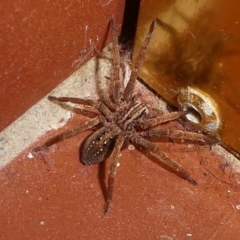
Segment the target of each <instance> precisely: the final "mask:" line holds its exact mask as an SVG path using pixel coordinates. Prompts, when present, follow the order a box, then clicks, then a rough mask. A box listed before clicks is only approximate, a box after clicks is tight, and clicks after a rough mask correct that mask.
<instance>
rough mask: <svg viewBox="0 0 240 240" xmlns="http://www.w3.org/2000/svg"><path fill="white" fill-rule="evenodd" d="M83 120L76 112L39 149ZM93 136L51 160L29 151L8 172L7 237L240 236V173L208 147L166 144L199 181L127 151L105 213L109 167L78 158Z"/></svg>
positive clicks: (3, 180) (61, 147)
mask: <svg viewBox="0 0 240 240" xmlns="http://www.w3.org/2000/svg"><path fill="white" fill-rule="evenodd" d="M82 121H84V118H83V117H79V116H75V117H73V118H72V119H70V120H69V122H68V124H67V125H66V126H64V127H62V128H61V129H59V130H57V131H52V132H48V134H47V135H46V136H44V137H43V138H42V139H41V140H40V141H39V142H38V143H36V144H35V145H34V146H38V145H40V144H41V143H42V142H43V141H44V140H46V139H48V138H49V137H50V136H53V135H55V134H56V133H59V132H61V131H63V130H64V129H66V128H70V127H71V126H73V125H77V124H78V123H79V122H82ZM176 124H177V125H178V123H176ZM176 124H171V125H169V127H174V126H173V125H176ZM89 133H90V132H89V131H88V132H84V133H82V134H80V135H79V136H76V137H73V138H71V139H69V140H67V141H65V142H62V143H59V144H57V145H55V146H53V147H51V148H50V150H49V152H48V153H47V154H46V155H45V160H46V162H44V161H43V159H41V158H40V157H37V158H36V157H35V158H28V154H29V149H27V150H26V151H24V152H23V153H22V154H21V155H20V156H18V157H17V158H16V159H14V161H12V162H11V163H10V164H9V165H7V166H6V167H5V168H4V169H2V171H1V172H0V184H1V196H0V207H1V211H0V239H218V240H221V239H223V240H225V239H239V234H240V228H239V222H240V214H239V211H240V192H239V184H240V173H239V172H237V170H235V169H234V168H233V167H232V165H231V164H230V163H228V164H226V163H227V162H228V161H227V160H226V159H225V158H224V157H223V156H220V155H218V154H217V153H215V151H213V150H211V149H210V147H209V146H199V145H194V144H189V143H186V144H180V143H172V142H164V143H159V146H160V147H161V148H162V149H163V150H164V151H165V152H166V153H167V154H169V155H170V156H171V157H172V158H173V159H175V160H176V161H178V162H180V163H181V164H182V165H183V166H184V167H185V168H186V169H187V170H188V171H189V172H190V173H191V174H192V176H193V177H194V178H195V179H196V180H197V182H198V183H199V185H198V186H193V185H191V184H190V183H188V182H187V181H185V180H183V179H181V178H180V177H178V176H177V175H175V174H174V173H172V172H169V171H168V170H167V169H165V168H163V167H161V166H159V165H158V164H157V161H156V159H155V158H154V157H153V156H149V155H146V153H145V152H139V151H137V150H130V149H128V148H126V149H124V150H123V152H122V156H121V160H120V162H121V165H120V167H119V168H118V172H117V176H116V182H115V188H114V199H113V202H112V205H111V207H110V210H109V212H108V214H107V215H106V216H104V215H103V205H104V197H103V195H104V194H103V192H104V189H105V184H104V179H105V174H104V168H105V166H103V165H100V166H98V165H92V166H84V165H82V164H81V163H80V162H79V145H80V143H81V142H82V141H83V139H84V138H85V137H86V136H87V135H88V134H89ZM32 147H33V146H32ZM143 153H144V154H143ZM149 158H150V159H149ZM106 167H107V166H106Z"/></svg>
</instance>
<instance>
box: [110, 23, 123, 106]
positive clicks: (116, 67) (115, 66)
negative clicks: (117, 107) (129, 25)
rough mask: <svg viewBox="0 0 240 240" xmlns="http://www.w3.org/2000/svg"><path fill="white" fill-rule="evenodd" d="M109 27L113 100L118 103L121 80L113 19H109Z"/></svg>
mask: <svg viewBox="0 0 240 240" xmlns="http://www.w3.org/2000/svg"><path fill="white" fill-rule="evenodd" d="M110 27H111V29H112V41H113V79H114V85H115V86H114V88H113V100H114V102H115V103H120V101H121V95H122V94H123V82H122V81H121V79H120V53H119V44H118V36H117V30H116V25H115V22H114V20H113V19H110Z"/></svg>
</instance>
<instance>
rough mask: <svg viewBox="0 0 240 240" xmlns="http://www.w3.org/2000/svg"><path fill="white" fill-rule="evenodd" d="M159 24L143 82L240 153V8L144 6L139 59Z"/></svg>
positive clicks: (152, 0)
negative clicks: (152, 26)
mask: <svg viewBox="0 0 240 240" xmlns="http://www.w3.org/2000/svg"><path fill="white" fill-rule="evenodd" d="M154 19H157V20H158V21H157V23H156V26H155V29H154V32H153V36H152V39H151V43H150V45H149V47H148V50H147V55H146V58H145V62H144V66H143V67H142V69H141V72H140V74H139V76H140V78H142V79H143V80H144V81H145V82H146V83H147V84H148V85H149V86H150V87H152V88H153V89H154V90H155V91H156V92H158V93H159V94H160V95H161V96H163V98H165V99H166V100H167V101H168V102H170V103H171V104H173V105H175V106H178V107H179V108H182V109H185V110H186V109H188V110H191V112H192V113H191V114H189V115H188V116H187V118H188V119H189V120H190V121H191V122H192V123H193V124H194V125H195V126H197V127H198V128H199V129H201V130H204V131H206V132H208V133H210V134H212V135H214V136H216V137H217V138H219V139H221V140H222V141H223V143H224V145H227V146H228V148H229V149H232V151H234V150H235V151H237V152H240V80H239V78H240V2H239V1H237V0H232V1H224V0H218V1H211V0H198V1H196V0H195V1H193V0H192V1H191V0H189V1H184V0H177V1H169V0H168V1H167V0H166V1H159V0H143V1H142V2H141V7H140V13H139V21H138V29H137V34H136V42H135V48H134V53H135V52H136V53H137V52H138V51H139V48H140V46H141V44H142V42H143V38H144V36H145V35H146V33H147V31H148V28H149V25H150V23H151V22H152V21H153V20H154ZM134 56H135V54H134ZM235 154H236V155H237V156H238V157H239V155H238V154H237V153H236V152H235Z"/></svg>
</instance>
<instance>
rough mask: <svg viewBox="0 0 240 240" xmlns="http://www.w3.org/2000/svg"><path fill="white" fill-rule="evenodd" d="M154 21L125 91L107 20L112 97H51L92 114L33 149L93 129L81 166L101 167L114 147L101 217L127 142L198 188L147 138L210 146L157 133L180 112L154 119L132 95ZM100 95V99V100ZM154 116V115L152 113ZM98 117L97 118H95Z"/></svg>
mask: <svg viewBox="0 0 240 240" xmlns="http://www.w3.org/2000/svg"><path fill="white" fill-rule="evenodd" d="M154 26H155V21H153V22H152V24H151V25H150V28H149V31H148V34H147V36H146V38H145V40H144V43H143V46H142V48H141V50H140V53H139V55H138V58H137V61H136V64H135V67H134V68H133V69H132V71H131V76H130V79H129V81H128V83H127V86H126V88H124V86H123V76H124V69H121V68H122V67H121V66H122V65H121V61H120V54H119V45H118V38H117V31H116V27H115V23H114V20H113V19H111V20H110V27H111V32H112V41H113V92H112V95H111V96H108V95H103V94H100V98H101V99H100V100H99V101H94V100H84V99H80V98H72V97H53V96H49V97H48V99H49V100H50V101H53V102H55V103H57V104H59V105H63V104H64V103H66V102H70V103H75V104H81V105H83V110H82V109H81V111H80V112H81V114H84V115H86V113H91V114H95V117H92V118H91V119H89V120H88V121H86V122H85V123H83V124H81V125H79V126H78V127H76V128H74V129H71V130H68V131H65V132H63V133H61V134H59V135H57V136H55V137H53V138H51V139H49V140H48V141H46V142H45V143H44V144H43V145H42V146H40V147H37V148H35V149H33V152H34V153H36V152H39V151H41V150H44V149H45V148H47V147H49V146H51V145H52V144H55V143H57V142H60V141H63V140H65V139H67V138H70V137H72V136H74V135H76V134H79V133H80V132H83V131H85V130H87V129H93V128H94V129H95V127H99V128H98V129H97V130H96V131H95V132H93V133H92V134H91V135H90V136H89V137H88V138H87V140H86V141H85V142H84V145H83V148H82V155H81V162H82V163H83V164H85V165H88V164H94V163H100V162H102V161H104V160H105V159H106V157H107V156H108V154H109V153H110V152H111V146H112V145H114V147H113V150H112V152H111V156H110V159H111V160H110V169H109V175H108V188H107V196H106V203H105V206H104V214H106V213H107V211H108V209H109V205H110V202H111V200H112V194H113V184H114V177H115V174H116V169H117V165H118V161H119V156H120V152H121V149H122V147H123V145H124V142H125V141H126V140H127V139H128V140H129V141H130V142H131V143H132V144H133V145H137V146H140V147H143V148H145V149H147V150H149V151H151V152H153V153H155V154H156V155H157V156H158V157H159V161H162V162H165V163H166V164H168V165H169V166H170V167H171V168H172V169H174V170H175V171H177V172H178V175H179V176H181V177H182V178H184V179H187V180H188V181H189V182H190V183H192V184H194V185H197V182H196V181H195V180H194V179H193V178H192V177H191V176H190V175H189V173H188V172H187V171H185V170H184V169H183V168H182V167H181V166H180V165H179V164H178V163H176V162H175V161H174V160H172V159H170V158H169V157H168V156H167V155H166V154H165V153H164V152H163V151H162V150H161V149H160V148H159V147H158V146H157V145H155V144H154V143H152V142H150V141H149V140H147V139H146V138H147V137H169V138H177V139H179V138H180V139H187V140H194V141H199V142H203V143H207V142H209V141H210V140H209V139H210V138H209V137H207V136H205V135H203V134H199V133H194V132H185V131H181V130H170V129H161V130H159V129H156V128H155V127H156V126H157V125H159V124H162V123H166V122H169V121H173V120H175V119H178V118H179V117H181V116H182V115H184V113H183V112H172V113H168V114H165V115H159V116H156V114H150V112H151V111H152V109H150V108H148V107H147V106H146V105H145V104H144V103H143V102H141V99H140V96H139V94H135V95H133V94H132V92H133V89H134V86H135V83H136V79H137V75H138V69H139V68H140V67H141V66H142V63H143V59H144V56H145V53H146V50H147V46H148V44H149V42H150V39H151V35H152V32H153V30H154ZM101 95H102V96H101ZM73 110H75V112H78V113H80V112H79V109H78V108H73ZM153 112H154V111H153ZM96 115H97V116H96Z"/></svg>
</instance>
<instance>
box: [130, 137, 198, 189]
mask: <svg viewBox="0 0 240 240" xmlns="http://www.w3.org/2000/svg"><path fill="white" fill-rule="evenodd" d="M131 140H132V142H133V143H134V142H135V143H136V144H137V145H139V146H142V147H143V148H146V149H147V150H149V151H151V152H153V153H155V154H157V155H158V156H159V157H160V158H158V159H159V161H161V162H164V163H165V164H167V165H168V166H170V167H171V168H172V169H173V170H175V171H176V172H177V173H178V174H179V175H180V176H181V177H182V178H184V179H186V180H188V181H189V182H190V183H192V184H193V185H197V182H196V181H195V180H194V179H193V178H192V177H191V176H190V174H189V173H188V172H187V171H186V170H184V169H183V168H182V167H181V166H180V165H179V164H178V163H176V162H175V161H173V160H172V159H171V158H169V157H168V155H167V154H166V153H164V152H163V151H162V150H161V149H160V148H159V147H157V146H156V145H155V144H154V143H151V142H150V141H148V140H147V139H145V138H143V137H140V136H139V137H136V138H133V139H131Z"/></svg>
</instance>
